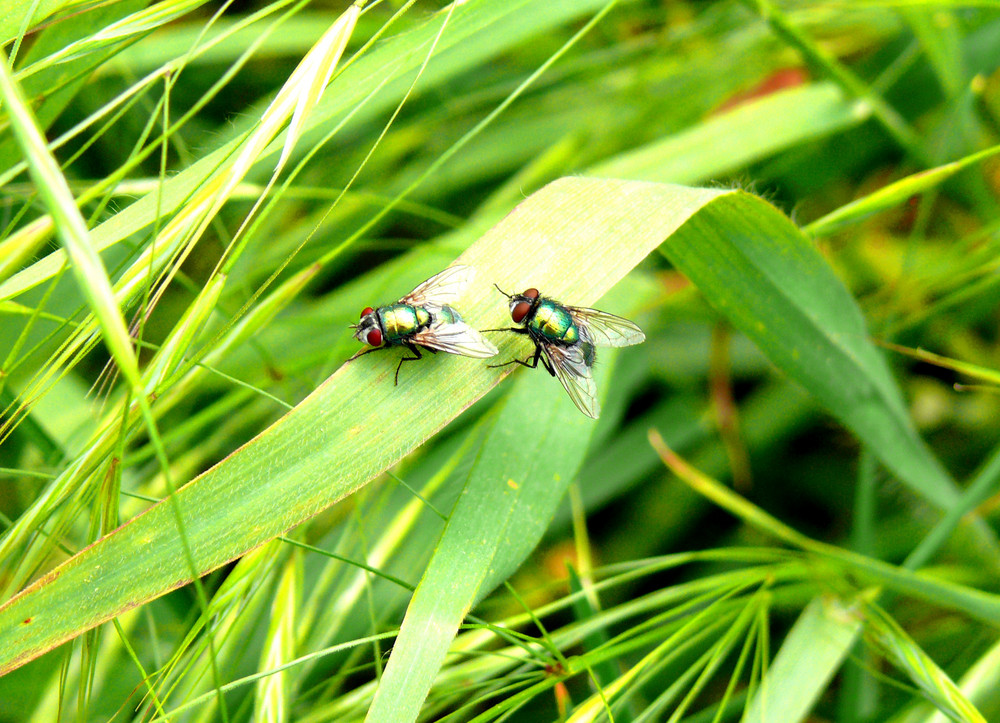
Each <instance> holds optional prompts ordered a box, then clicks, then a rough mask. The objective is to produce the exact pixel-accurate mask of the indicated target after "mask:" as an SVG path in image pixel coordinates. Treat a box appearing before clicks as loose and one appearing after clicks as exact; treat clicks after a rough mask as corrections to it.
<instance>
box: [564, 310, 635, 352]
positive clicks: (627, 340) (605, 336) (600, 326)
mask: <svg viewBox="0 0 1000 723" xmlns="http://www.w3.org/2000/svg"><path fill="white" fill-rule="evenodd" d="M566 308H567V309H568V310H569V313H570V316H572V317H573V321H575V322H576V325H577V328H579V329H585V330H586V332H585V333H586V334H587V335H588V336H589V337H590V340H591V341H592V342H593V343H594V345H595V346H632V345H633V344H641V343H642V342H644V341H646V335H645V334H644V333H643V332H642V329H640V328H639V327H638V326H636V325H635V323H633V322H631V321H629V320H628V319H623V318H622V317H620V316H615V315H614V314H609V313H607V312H606V311H598V310H597V309H587V308H584V307H581V306H567V307H566Z"/></svg>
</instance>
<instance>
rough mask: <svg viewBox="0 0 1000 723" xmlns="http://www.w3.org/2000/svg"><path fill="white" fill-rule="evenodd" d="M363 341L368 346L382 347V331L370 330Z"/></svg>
mask: <svg viewBox="0 0 1000 723" xmlns="http://www.w3.org/2000/svg"><path fill="white" fill-rule="evenodd" d="M365 341H367V342H368V346H382V330H381V329H372V330H371V331H369V332H368V335H367V336H365Z"/></svg>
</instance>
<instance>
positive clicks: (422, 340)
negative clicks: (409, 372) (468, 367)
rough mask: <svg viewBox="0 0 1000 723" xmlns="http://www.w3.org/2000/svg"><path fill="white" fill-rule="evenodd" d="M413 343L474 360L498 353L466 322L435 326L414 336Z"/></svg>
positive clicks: (445, 323)
mask: <svg viewBox="0 0 1000 723" xmlns="http://www.w3.org/2000/svg"><path fill="white" fill-rule="evenodd" d="M413 343H414V344H419V345H420V346H425V347H427V348H428V349H437V350H439V351H446V352H448V353H449V354H458V355H460V356H468V357H472V358H473V359H486V358H488V357H491V356H494V355H495V354H496V353H497V348H496V347H495V346H493V345H492V344H490V343H489V342H488V341H486V339H484V338H483V335H482V334H480V333H479V332H478V331H476V330H475V329H473V328H472V327H471V326H469V325H468V324H466V323H465V322H464V321H456V322H452V323H449V322H443V323H438V324H433V325H432V326H429V327H428V328H426V329H423V330H421V331H418V332H417V333H416V334H414V335H413Z"/></svg>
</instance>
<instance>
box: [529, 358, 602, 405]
mask: <svg viewBox="0 0 1000 723" xmlns="http://www.w3.org/2000/svg"><path fill="white" fill-rule="evenodd" d="M542 352H543V353H544V354H545V358H546V359H548V360H549V363H550V364H551V365H552V368H553V369H555V372H556V378H557V379H558V380H559V383H560V384H562V385H563V389H565V390H566V393H567V394H568V395H569V398H570V399H572V400H573V404H575V405H576V408H577V409H579V410H580V411H581V412H583V413H584V414H586V415H587V416H588V417H590V418H592V419H597V417H598V415H600V413H601V405H600V404H599V403H598V401H597V385H596V384H595V383H594V377H593V375H592V374H591V366H590V364H588V363H587V356H586V353H585V350H584V348H583V345H582V344H576V345H574V346H568V347H566V346H556V345H554V344H545V345H543V346H542Z"/></svg>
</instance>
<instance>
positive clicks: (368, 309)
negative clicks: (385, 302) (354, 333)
mask: <svg viewBox="0 0 1000 723" xmlns="http://www.w3.org/2000/svg"><path fill="white" fill-rule="evenodd" d="M370 313H372V307H370V306H366V307H365V308H364V309H362V311H361V316H359V317H358V318H359V319H364V318H365V317H366V316H368V315H369V314H370Z"/></svg>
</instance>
